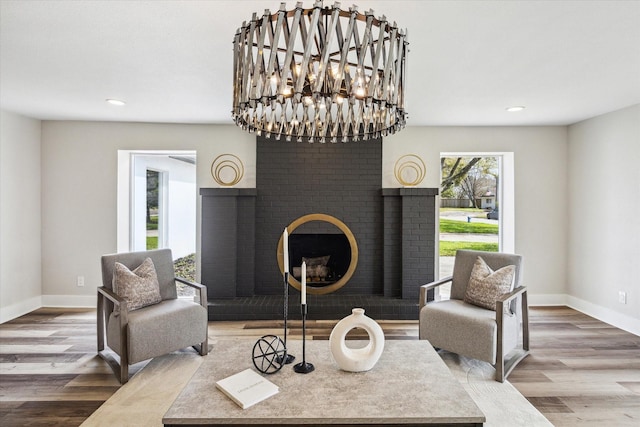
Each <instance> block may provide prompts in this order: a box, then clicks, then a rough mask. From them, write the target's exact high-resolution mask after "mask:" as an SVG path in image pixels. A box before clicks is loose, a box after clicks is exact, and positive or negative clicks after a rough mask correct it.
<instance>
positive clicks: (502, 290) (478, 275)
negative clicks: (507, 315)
mask: <svg viewBox="0 0 640 427" xmlns="http://www.w3.org/2000/svg"><path fill="white" fill-rule="evenodd" d="M515 272H516V267H515V265H507V266H504V267H502V268H500V269H498V270H496V271H493V270H492V269H491V267H489V266H488V265H487V263H486V262H485V261H484V259H482V257H480V256H478V257H477V258H476V261H475V263H474V265H473V269H472V270H471V277H470V278H469V284H468V285H467V290H466V292H465V295H464V301H465V302H467V303H469V304H473V305H476V306H478V307H483V308H486V309H488V310H493V311H496V300H497V299H498V298H500V297H501V296H502V295H505V294H508V293H509V292H511V291H512V290H513V284H514V278H515Z"/></svg>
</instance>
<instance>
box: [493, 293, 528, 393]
mask: <svg viewBox="0 0 640 427" xmlns="http://www.w3.org/2000/svg"><path fill="white" fill-rule="evenodd" d="M518 296H520V297H521V299H520V302H521V304H522V309H521V311H520V315H521V316H522V348H523V352H522V354H520V355H519V356H518V357H513V358H512V359H511V360H510V361H509V363H508V365H504V364H503V362H500V363H498V362H496V365H497V367H496V370H497V372H498V374H497V376H496V378H497V379H498V381H500V382H503V381H504V378H506V377H507V376H508V375H509V374H510V373H511V371H512V370H513V368H514V367H515V365H516V364H518V362H520V360H522V359H523V358H524V357H525V356H526V355H527V354H529V305H528V302H527V287H526V286H520V287H518V288H516V289H514V290H513V291H511V292H509V293H508V294H505V295H503V296H502V297H500V298H499V299H498V300H496V324H497V327H498V340H497V348H496V351H497V353H498V355H497V357H498V358H499V360H503V359H504V356H505V354H504V348H503V345H504V342H503V340H504V338H503V335H504V323H505V322H504V316H505V315H506V316H513V315H514V314H513V313H512V312H511V313H510V314H506V313H505V310H504V306H505V304H509V303H511V301H513V300H514V299H515V298H517V297H518ZM516 310H517V308H516Z"/></svg>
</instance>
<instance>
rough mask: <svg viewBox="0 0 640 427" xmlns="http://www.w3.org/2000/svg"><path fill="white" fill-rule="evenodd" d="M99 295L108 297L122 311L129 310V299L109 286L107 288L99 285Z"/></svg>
mask: <svg viewBox="0 0 640 427" xmlns="http://www.w3.org/2000/svg"><path fill="white" fill-rule="evenodd" d="M98 296H102V297H104V298H106V299H108V300H109V301H111V302H112V303H113V304H114V305H115V307H117V308H119V309H120V311H122V310H125V311H126V310H127V301H126V300H125V299H124V298H122V297H121V296H120V295H118V294H116V293H115V292H113V291H112V290H111V289H109V288H105V287H104V286H99V287H98Z"/></svg>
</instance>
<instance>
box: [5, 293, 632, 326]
mask: <svg viewBox="0 0 640 427" xmlns="http://www.w3.org/2000/svg"><path fill="white" fill-rule="evenodd" d="M528 302H529V305H530V306H568V307H571V308H573V309H575V310H578V311H580V312H582V313H584V314H586V315H589V316H591V317H594V318H596V319H598V320H600V321H602V322H605V323H608V324H610V325H612V326H615V327H616V328H620V329H622V330H624V331H627V332H630V333H632V334H634V335H638V336H640V321H639V320H638V319H634V318H633V317H630V316H627V315H624V314H620V313H618V312H616V311H614V310H611V309H609V308H606V307H602V306H599V305H596V304H593V303H590V302H588V301H585V300H582V299H580V298H575V297H572V296H570V295H566V294H530V295H529V299H528ZM41 307H62V308H64V307H68V308H95V307H96V297H95V296H87V295H42V296H41V297H34V298H30V299H28V300H26V301H23V302H21V303H19V304H13V305H10V306H8V307H2V308H0V323H4V322H8V321H9V320H12V319H15V318H16V317H20V316H22V315H24V314H27V313H30V312H32V311H33V310H36V309H38V308H41Z"/></svg>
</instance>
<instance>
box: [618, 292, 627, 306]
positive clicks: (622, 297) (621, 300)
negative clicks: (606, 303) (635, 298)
mask: <svg viewBox="0 0 640 427" xmlns="http://www.w3.org/2000/svg"><path fill="white" fill-rule="evenodd" d="M618 302H619V303H620V304H626V303H627V293H626V292H624V291H618Z"/></svg>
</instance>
